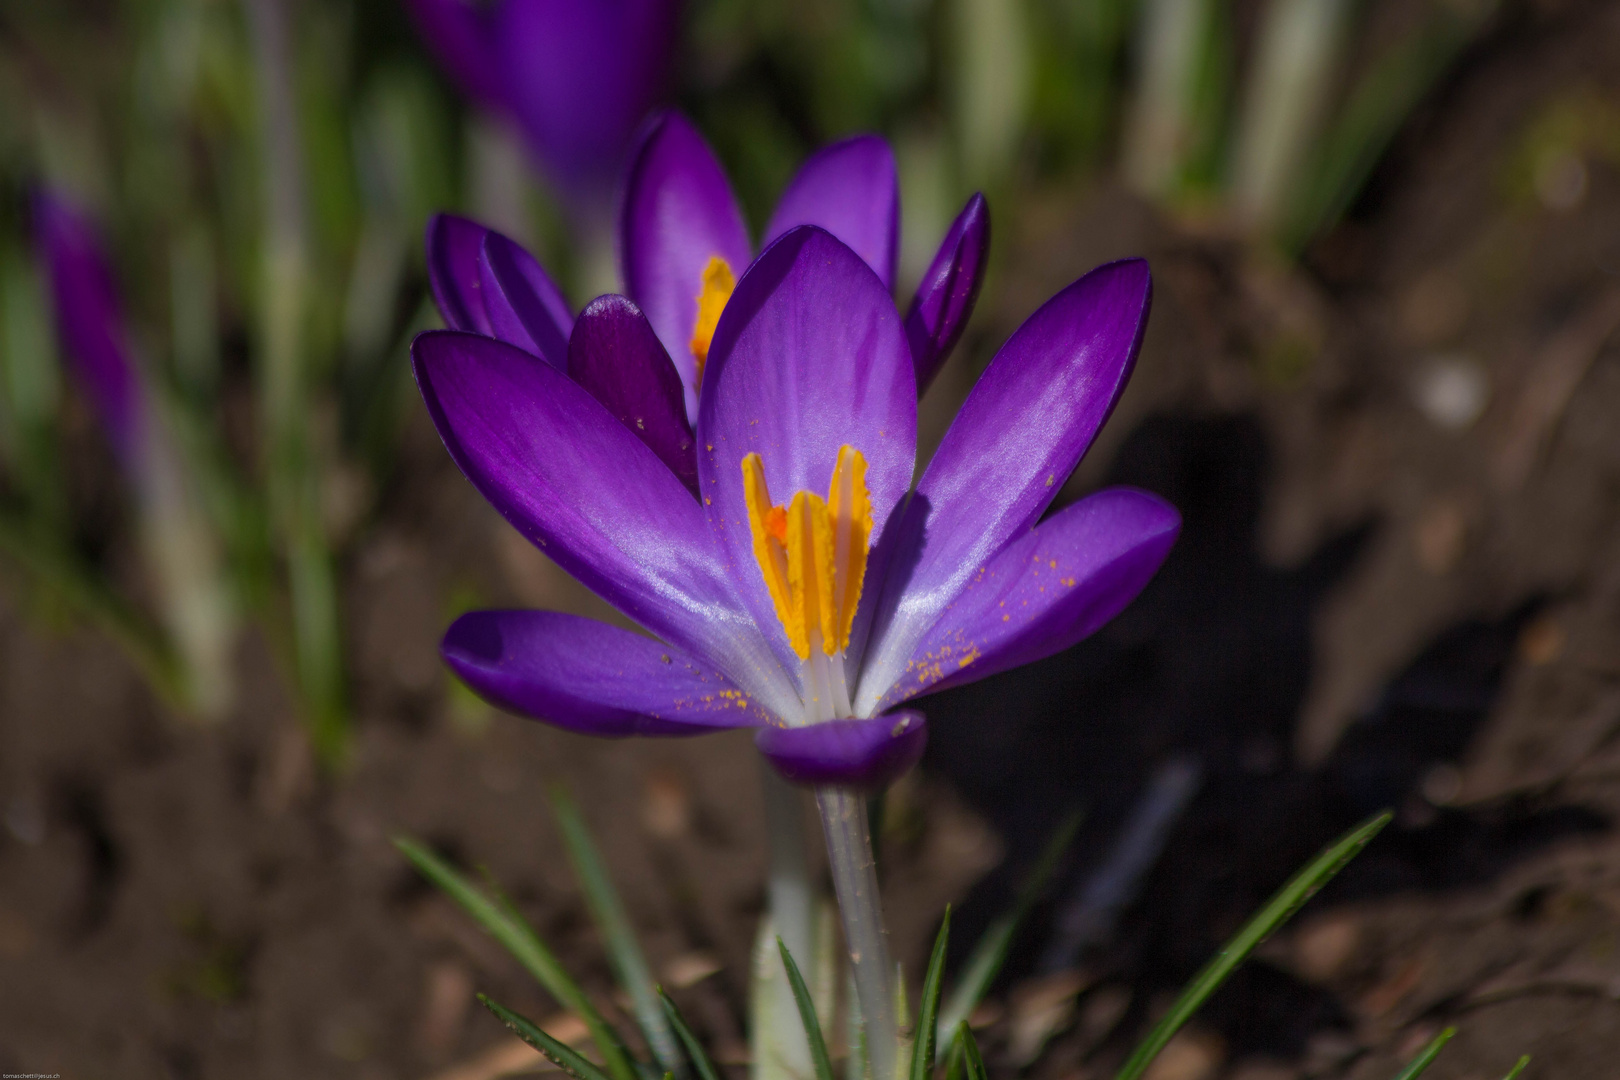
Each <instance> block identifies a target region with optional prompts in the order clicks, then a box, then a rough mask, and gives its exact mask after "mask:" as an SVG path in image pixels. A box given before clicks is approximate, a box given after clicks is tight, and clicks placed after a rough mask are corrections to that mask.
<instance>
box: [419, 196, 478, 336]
mask: <svg viewBox="0 0 1620 1080" xmlns="http://www.w3.org/2000/svg"><path fill="white" fill-rule="evenodd" d="M489 232H490V230H488V229H486V228H484V226H482V225H480V224H478V222H476V221H469V220H468V219H467V218H464V217H457V216H456V215H455V214H434V215H433V216H432V217H431V218H429V219H428V223H427V269H428V285H429V287H430V288H431V289H432V290H433V301H434V303H436V304H438V305H439V314H440V315H443V316H444V324H445V325H446V326H448V327H449V328H450V329H452V330H466V331H469V332H471V333H475V334H491V333H493V331H492V330H491V329H490V325H489V316H488V315H487V314H485V312H484V294H483V287H482V285H481V283H480V280H479V273H478V257H479V253H480V252H481V251H482V250H483V248H484V237H486V236H488V235H489Z"/></svg>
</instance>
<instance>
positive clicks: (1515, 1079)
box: [1502, 1054, 1530, 1080]
mask: <svg viewBox="0 0 1620 1080" xmlns="http://www.w3.org/2000/svg"><path fill="white" fill-rule="evenodd" d="M1528 1064H1530V1055H1529V1054H1526V1055H1524V1056H1523V1057H1522V1058H1520V1059H1519V1063H1518V1064H1517V1065H1515V1066H1513V1071H1512V1072H1510V1073H1508V1074H1507V1075H1506V1076H1504V1077H1502V1080H1519V1074H1520V1073H1522V1072H1524V1067H1525V1066H1526V1065H1528Z"/></svg>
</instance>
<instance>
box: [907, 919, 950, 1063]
mask: <svg viewBox="0 0 1620 1080" xmlns="http://www.w3.org/2000/svg"><path fill="white" fill-rule="evenodd" d="M950 936H951V906H950V905H949V904H946V905H945V920H944V921H943V922H941V923H940V924H939V936H938V937H936V938H934V954H933V955H932V956H930V957H929V958H928V974H927V975H925V976H924V977H923V989H922V1001H921V1002H920V1003H919V1007H920V1010H921V1011H920V1012H918V1014H917V1029H916V1030H917V1037H916V1041H915V1043H914V1044H913V1046H912V1048H911V1080H928V1078H929V1077H930V1076H932V1075H934V1044H935V1041H936V1040H937V1039H938V1025H939V989H940V984H941V983H943V982H944V981H945V943H946V942H947V941H949V940H950Z"/></svg>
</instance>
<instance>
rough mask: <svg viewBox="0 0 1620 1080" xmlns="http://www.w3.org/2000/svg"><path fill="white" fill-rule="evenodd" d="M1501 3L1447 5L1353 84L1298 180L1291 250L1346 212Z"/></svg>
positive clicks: (1287, 235) (1288, 241)
mask: <svg viewBox="0 0 1620 1080" xmlns="http://www.w3.org/2000/svg"><path fill="white" fill-rule="evenodd" d="M1496 7H1497V0H1487V2H1485V3H1481V4H1475V5H1470V7H1469V10H1467V11H1464V10H1461V9H1460V8H1459V9H1456V10H1453V9H1452V7H1451V6H1450V5H1444V6H1442V7H1440V8H1439V9H1437V11H1436V13H1435V14H1434V15H1433V16H1432V17H1431V18H1430V19H1429V21H1428V23H1427V25H1424V26H1421V27H1419V28H1418V29H1417V30H1416V31H1414V32H1413V33H1411V34H1410V35H1409V36H1408V37H1406V38H1404V39H1403V40H1401V41H1399V42H1397V43H1395V44H1394V45H1392V46H1391V47H1390V48H1389V49H1388V50H1387V51H1386V52H1385V53H1384V54H1383V55H1381V56H1379V57H1378V58H1377V59H1376V60H1375V61H1374V63H1373V64H1372V66H1371V67H1370V68H1369V70H1368V71H1367V73H1366V74H1365V75H1363V76H1362V77H1361V79H1360V80H1359V81H1358V82H1357V83H1356V85H1355V86H1354V87H1353V88H1352V89H1351V91H1350V94H1349V97H1348V98H1347V99H1346V101H1345V103H1344V106H1343V107H1342V108H1341V109H1340V110H1339V115H1338V116H1337V117H1336V118H1335V119H1334V121H1333V126H1332V127H1331V129H1329V130H1328V131H1327V132H1326V133H1325V134H1324V136H1323V137H1322V139H1321V141H1320V144H1319V146H1318V147H1317V149H1316V151H1315V153H1314V161H1313V163H1312V164H1311V166H1310V167H1309V171H1308V172H1307V173H1306V175H1305V176H1304V177H1303V179H1302V181H1301V182H1300V183H1299V185H1298V190H1297V192H1296V194H1295V196H1294V198H1293V200H1292V201H1293V206H1292V213H1291V216H1290V221H1289V222H1288V227H1287V228H1285V229H1284V231H1283V236H1282V237H1281V240H1282V243H1283V246H1284V247H1285V248H1286V249H1287V250H1289V251H1299V250H1301V249H1303V248H1304V246H1305V245H1306V244H1307V243H1309V242H1310V240H1311V239H1312V237H1314V236H1315V235H1317V234H1318V233H1320V232H1322V231H1324V230H1326V229H1327V228H1328V227H1330V226H1331V225H1333V224H1334V222H1336V221H1338V219H1339V218H1340V217H1341V216H1343V214H1344V212H1345V211H1346V210H1347V209H1349V207H1350V206H1351V204H1352V203H1353V202H1354V201H1355V198H1356V196H1357V195H1358V194H1359V193H1360V191H1361V189H1362V187H1363V186H1364V185H1365V184H1366V181H1367V178H1368V177H1369V176H1370V175H1371V174H1372V172H1373V169H1374V168H1376V167H1377V165H1378V162H1379V159H1380V158H1382V157H1383V155H1384V151H1385V150H1386V149H1388V147H1389V144H1390V143H1391V142H1393V141H1394V139H1395V136H1396V135H1398V134H1399V133H1400V129H1401V126H1402V125H1403V124H1405V122H1406V121H1407V119H1408V118H1409V117H1410V116H1411V114H1412V112H1413V110H1414V109H1415V108H1416V107H1417V105H1418V104H1419V102H1421V101H1422V100H1423V97H1424V95H1426V94H1427V93H1428V92H1429V91H1430V90H1432V89H1433V88H1434V86H1435V84H1436V83H1437V82H1438V81H1439V80H1440V79H1441V78H1442V77H1443V76H1444V75H1445V73H1446V71H1447V70H1448V69H1449V68H1450V67H1451V65H1452V64H1453V63H1454V62H1455V61H1456V59H1457V57H1458V56H1459V55H1460V54H1461V53H1462V51H1463V50H1464V49H1465V48H1466V47H1467V46H1468V44H1469V43H1470V42H1471V41H1472V40H1473V39H1474V36H1475V35H1476V33H1477V32H1478V30H1479V28H1480V26H1481V25H1482V24H1483V23H1484V21H1485V19H1486V18H1487V17H1488V16H1489V15H1490V14H1491V13H1492V11H1493V10H1494V9H1495V8H1496Z"/></svg>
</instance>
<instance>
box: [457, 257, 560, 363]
mask: <svg viewBox="0 0 1620 1080" xmlns="http://www.w3.org/2000/svg"><path fill="white" fill-rule="evenodd" d="M478 283H479V289H480V293H481V295H482V297H483V301H484V312H485V314H486V315H487V316H488V318H489V326H490V330H491V331H492V332H493V334H494V336H495V337H498V338H500V339H501V340H502V341H506V342H509V343H511V344H513V345H516V346H518V347H519V348H520V349H525V350H527V351H529V352H532V353H534V354H535V355H536V356H538V357H540V358H541V359H542V360H544V361H545V362H546V363H548V364H550V365H551V366H552V367H554V368H557V369H558V370H565V369H566V368H567V366H568V335H569V333H570V332H571V331H572V330H573V326H574V318H573V312H572V311H571V310H570V309H569V307H568V301H567V299H565V298H564V297H563V294H562V290H561V289H559V288H557V286H556V284H554V283H553V282H552V280H551V278H550V276H549V275H547V273H546V271H545V268H544V267H542V266H541V265H540V262H539V260H537V259H536V258H535V257H534V256H533V255H530V254H529V253H528V252H527V251H525V250H523V246H522V245H521V244H517V243H515V242H513V241H511V240H508V239H507V238H506V237H504V236H502V235H501V234H500V233H498V232H493V231H492V232H488V233H486V234H485V235H484V243H483V248H482V250H481V251H480V252H479V255H478Z"/></svg>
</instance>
